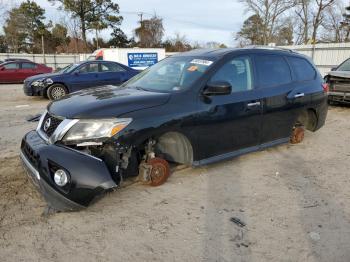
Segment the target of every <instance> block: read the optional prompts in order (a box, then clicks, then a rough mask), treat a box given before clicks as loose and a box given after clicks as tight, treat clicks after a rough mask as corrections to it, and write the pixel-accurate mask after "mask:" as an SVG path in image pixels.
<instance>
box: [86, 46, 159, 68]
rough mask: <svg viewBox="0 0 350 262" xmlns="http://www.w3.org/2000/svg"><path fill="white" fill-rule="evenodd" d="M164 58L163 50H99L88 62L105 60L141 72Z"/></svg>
mask: <svg viewBox="0 0 350 262" xmlns="http://www.w3.org/2000/svg"><path fill="white" fill-rule="evenodd" d="M164 58H165V49H164V48H101V49H97V50H96V51H95V52H93V54H92V55H91V56H89V57H88V60H107V61H114V62H118V63H121V64H123V65H126V66H128V67H131V68H134V69H137V70H143V69H145V68H147V67H149V66H151V65H154V64H156V63H158V61H160V60H162V59H164Z"/></svg>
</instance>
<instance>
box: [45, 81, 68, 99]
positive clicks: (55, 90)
mask: <svg viewBox="0 0 350 262" xmlns="http://www.w3.org/2000/svg"><path fill="white" fill-rule="evenodd" d="M46 94H47V97H48V98H49V99H50V100H58V99H61V98H62V97H64V96H65V95H67V94H68V90H67V88H66V87H65V86H64V85H61V84H53V85H52V86H49V88H48V89H47V91H46Z"/></svg>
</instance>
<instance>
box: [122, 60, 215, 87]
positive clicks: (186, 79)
mask: <svg viewBox="0 0 350 262" xmlns="http://www.w3.org/2000/svg"><path fill="white" fill-rule="evenodd" d="M212 63H213V61H209V60H203V59H197V58H194V57H170V58H167V59H164V60H162V61H160V62H159V63H157V64H155V65H154V66H151V67H149V68H148V69H146V70H144V71H143V72H141V73H140V74H138V75H136V76H135V77H133V78H132V79H130V80H129V81H128V82H126V83H125V84H124V85H123V86H126V87H134V88H142V89H145V90H150V91H164V92H171V91H179V90H184V89H186V88H189V87H190V86H191V85H192V83H194V82H195V81H196V80H197V79H199V78H200V77H201V76H202V75H203V74H204V73H205V72H206V71H207V70H208V68H209V67H210V65H211V64H212Z"/></svg>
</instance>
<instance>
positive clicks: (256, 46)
mask: <svg viewBox="0 0 350 262" xmlns="http://www.w3.org/2000/svg"><path fill="white" fill-rule="evenodd" d="M244 48H247V49H249V48H253V49H267V50H280V51H287V52H292V53H294V50H292V49H288V48H283V47H277V46H268V45H250V46H246V47H244Z"/></svg>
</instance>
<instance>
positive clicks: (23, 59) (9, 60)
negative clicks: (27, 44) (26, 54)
mask: <svg viewBox="0 0 350 262" xmlns="http://www.w3.org/2000/svg"><path fill="white" fill-rule="evenodd" d="M13 61H27V62H31V61H30V60H29V59H26V58H6V59H5V60H4V62H13Z"/></svg>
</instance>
